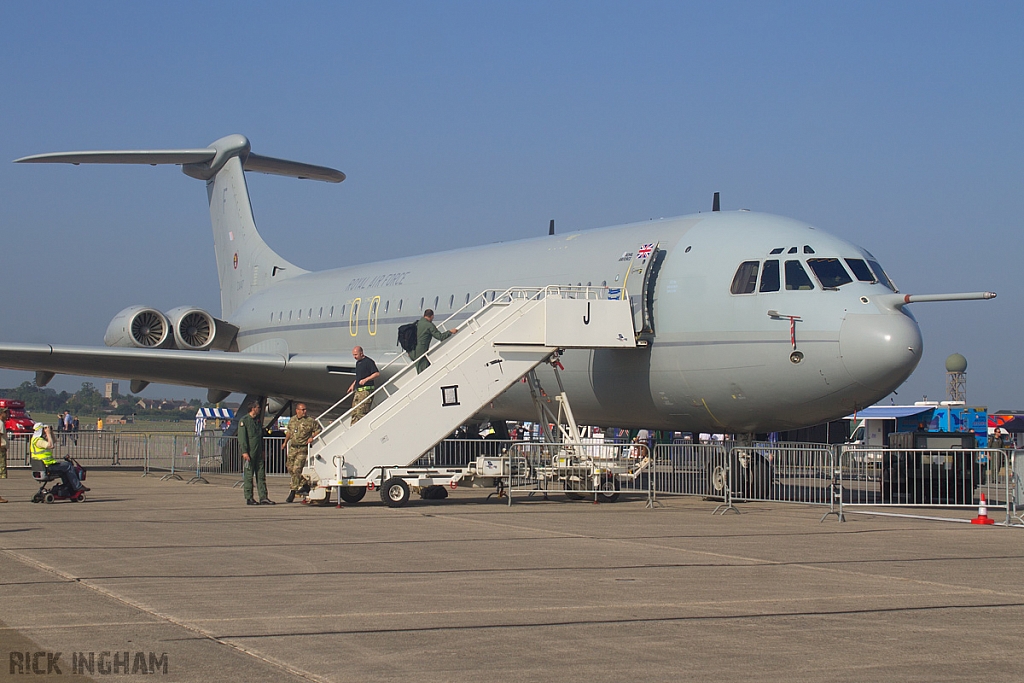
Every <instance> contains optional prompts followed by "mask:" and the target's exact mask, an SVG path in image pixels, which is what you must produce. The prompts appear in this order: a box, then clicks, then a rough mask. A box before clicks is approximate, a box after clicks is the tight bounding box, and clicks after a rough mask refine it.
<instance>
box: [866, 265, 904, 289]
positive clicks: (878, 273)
mask: <svg viewBox="0 0 1024 683" xmlns="http://www.w3.org/2000/svg"><path fill="white" fill-rule="evenodd" d="M868 265H869V266H871V272H873V273H874V274H875V278H877V279H878V281H879V282H881V283H882V284H883V285H885V286H886V287H888V288H889V289H891V290H892V291H894V292H898V291H900V290H898V289H896V285H894V284H893V283H892V280H890V279H889V276H888V275H886V274H885V271H884V270H882V266H880V265H879V264H878V261H868Z"/></svg>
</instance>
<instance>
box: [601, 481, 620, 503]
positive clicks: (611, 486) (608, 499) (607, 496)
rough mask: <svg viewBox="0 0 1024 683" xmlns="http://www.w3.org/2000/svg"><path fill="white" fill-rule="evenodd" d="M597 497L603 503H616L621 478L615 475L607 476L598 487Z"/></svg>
mask: <svg viewBox="0 0 1024 683" xmlns="http://www.w3.org/2000/svg"><path fill="white" fill-rule="evenodd" d="M597 499H598V500H599V501H601V502H602V503H614V502H615V501H617V500H618V499H619V480H618V479H616V478H615V477H605V478H603V479H602V480H601V485H600V486H598V487H597Z"/></svg>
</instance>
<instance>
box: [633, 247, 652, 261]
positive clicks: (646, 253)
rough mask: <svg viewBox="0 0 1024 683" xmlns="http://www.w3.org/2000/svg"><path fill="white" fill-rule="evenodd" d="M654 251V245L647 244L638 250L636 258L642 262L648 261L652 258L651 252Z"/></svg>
mask: <svg viewBox="0 0 1024 683" xmlns="http://www.w3.org/2000/svg"><path fill="white" fill-rule="evenodd" d="M653 251H654V245H653V244H645V245H644V246H642V247H640V249H638V250H637V252H636V257H637V258H638V259H640V260H641V261H645V260H647V259H648V258H649V257H650V255H651V252H653Z"/></svg>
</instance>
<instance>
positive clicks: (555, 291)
mask: <svg viewBox="0 0 1024 683" xmlns="http://www.w3.org/2000/svg"><path fill="white" fill-rule="evenodd" d="M612 289H619V292H620V293H619V297H618V299H617V300H628V298H629V295H628V294H627V292H626V289H625V288H624V287H623V288H613V287H607V286H591V285H545V286H543V287H509V288H508V289H505V290H499V289H485V290H483V291H482V292H480V293H479V294H477V295H476V296H474V297H473V298H471V299H470V300H469V301H467V302H466V303H465V304H464V305H463V306H460V307H459V308H458V310H456V311H454V312H452V314H451V315H449V316H448V317H447V318H445V319H444V321H442V323H441V326H442V327H445V328H447V326H448V324H449V323H450V322H451V321H452V320H454V319H455V318H457V317H459V315H460V314H461V313H462V312H463V311H465V310H466V309H467V308H469V307H470V306H473V305H474V304H476V303H477V302H478V301H480V302H482V303H483V304H484V305H483V306H481V307H480V310H478V311H477V312H475V313H473V314H472V315H470V316H469V317H467V318H466V319H465V320H463V321H462V323H461V324H460V325H456V326H455V329H456V330H458V331H462V330H463V329H465V327H466V326H467V325H468V324H469V323H470V322H471V321H474V320H476V319H477V318H479V317H480V316H482V315H483V314H484V313H485V312H486V311H489V310H490V309H492V308H494V307H495V306H504V305H507V304H508V303H511V301H512V299H515V298H520V299H527V300H529V299H535V298H547V297H548V296H551V295H555V296H565V295H567V294H583V296H584V297H585V298H587V299H590V298H595V299H599V298H601V297H600V296H598V295H599V294H600V293H602V292H604V293H606V294H607V293H608V292H610V291H611V290H612ZM499 292H500V293H499ZM516 294H518V295H519V296H516ZM488 295H490V301H488V300H487V297H488ZM442 345H443V342H442V343H441V344H436V345H434V346H433V347H432V348H429V349H427V351H426V352H425V353H424V354H423V355H422V356H419V357H418V358H417V359H416V361H417V362H419V360H420V358H427V359H428V360H429V357H430V355H431V354H435V355H436V353H437V350H438V349H439V348H441V346H442ZM408 356H409V354H408V353H407V352H406V351H404V350H403V351H402V353H400V354H399V355H397V356H395V357H394V358H392V359H391V360H390V361H388V363H387V364H385V365H384V367H383V368H379V370H380V371H383V370H386V369H387V368H389V367H391V366H392V365H393V364H395V363H397V362H398V361H400V360H404V359H406V358H408ZM415 365H416V363H414V362H412V359H409V362H408V363H407V364H406V365H405V366H404V367H402V368H401V369H400V370H398V372H396V373H395V374H394V375H393V376H392V377H391V378H389V379H388V380H387V381H386V382H382V383H381V385H380V386H378V387H376V388H375V389H374V390H373V392H372V393H371V394H370V396H369V398H373V397H375V396H376V395H377V392H379V391H384V388H385V387H386V386H388V385H390V384H392V383H393V382H395V381H396V380H397V379H398V378H399V377H401V376H403V375H405V374H406V373H407V372H409V368H412V367H414V366H415ZM381 374H382V375H383V374H384V373H383V372H381ZM353 395H355V392H354V391H350V392H349V393H347V394H345V396H343V397H342V398H341V399H339V400H338V401H337V402H335V403H334V405H332V406H331V407H330V408H328V409H327V410H325V411H324V412H323V413H321V414H320V415H319V416H317V418H316V421H317V424H319V425H320V428H321V430H322V431H321V433H320V435H319V437H318V438H323V437H324V436H326V432H327V430H328V428H330V427H331V426H332V425H334V424H336V423H338V422H340V421H341V420H342V419H344V418H345V416H346V415H348V414H349V413H351V412H352V408H351V407H350V408H349V409H348V410H346V411H345V412H343V413H342V414H341V415H339V416H338V417H336V418H334V419H333V420H331V421H330V422H328V423H327V424H326V425H325V424H324V423H323V419H324V418H325V417H326V416H327V415H328V414H329V413H331V412H333V411H334V409H335V408H337V407H338V406H340V405H341V404H342V403H344V402H345V401H346V400H351V398H352V396H353Z"/></svg>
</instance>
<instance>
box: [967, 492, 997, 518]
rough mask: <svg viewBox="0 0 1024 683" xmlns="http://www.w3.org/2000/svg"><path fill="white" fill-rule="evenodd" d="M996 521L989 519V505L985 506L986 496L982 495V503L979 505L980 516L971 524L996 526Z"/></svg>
mask: <svg viewBox="0 0 1024 683" xmlns="http://www.w3.org/2000/svg"><path fill="white" fill-rule="evenodd" d="M995 523H996V521H995V520H994V519H989V517H988V505H986V504H985V494H984V493H983V494H981V502H980V503H978V516H977V517H975V518H974V519H972V520H971V524H995Z"/></svg>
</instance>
